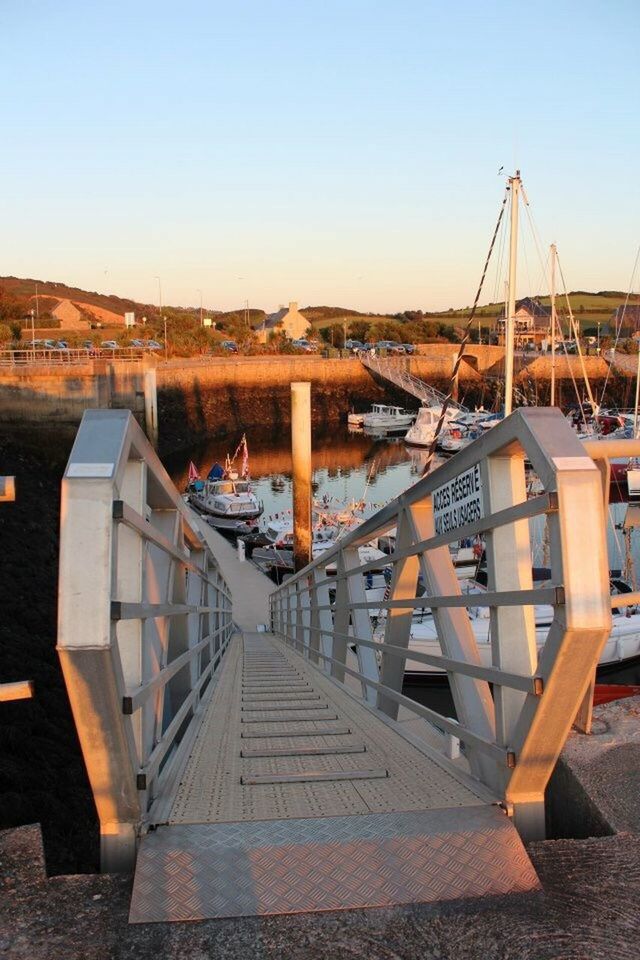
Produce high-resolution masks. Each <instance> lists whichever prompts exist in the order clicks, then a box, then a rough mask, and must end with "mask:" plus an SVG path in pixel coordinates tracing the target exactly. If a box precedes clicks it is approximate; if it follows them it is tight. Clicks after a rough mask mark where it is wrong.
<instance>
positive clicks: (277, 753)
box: [240, 743, 367, 759]
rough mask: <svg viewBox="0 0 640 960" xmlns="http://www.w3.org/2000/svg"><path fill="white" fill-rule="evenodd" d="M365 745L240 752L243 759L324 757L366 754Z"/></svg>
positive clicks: (267, 748) (278, 748)
mask: <svg viewBox="0 0 640 960" xmlns="http://www.w3.org/2000/svg"><path fill="white" fill-rule="evenodd" d="M366 752H367V748H366V746H365V745H364V743H345V744H343V745H342V746H339V747H297V748H296V747H265V748H264V749H262V750H261V749H257V750H250V749H249V750H247V749H243V750H241V751H240V756H241V757H246V758H247V759H248V758H250V757H322V756H326V755H328V754H332V755H333V754H341V753H366Z"/></svg>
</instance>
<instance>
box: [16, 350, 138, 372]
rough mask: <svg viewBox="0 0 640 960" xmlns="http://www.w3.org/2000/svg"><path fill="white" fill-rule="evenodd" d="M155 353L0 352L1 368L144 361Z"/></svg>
mask: <svg viewBox="0 0 640 960" xmlns="http://www.w3.org/2000/svg"><path fill="white" fill-rule="evenodd" d="M153 353H154V351H152V350H145V349H143V348H142V347H117V348H116V347H91V348H89V347H87V348H86V349H80V348H78V349H76V348H69V349H67V350H64V349H62V348H60V349H57V348H55V347H51V348H35V349H34V348H29V347H20V348H16V349H14V350H0V367H22V366H38V365H40V366H51V365H52V364H53V365H54V366H65V365H69V364H71V365H73V364H79V363H89V362H90V361H91V360H118V361H131V360H142V359H143V358H144V357H148V356H150V355H153Z"/></svg>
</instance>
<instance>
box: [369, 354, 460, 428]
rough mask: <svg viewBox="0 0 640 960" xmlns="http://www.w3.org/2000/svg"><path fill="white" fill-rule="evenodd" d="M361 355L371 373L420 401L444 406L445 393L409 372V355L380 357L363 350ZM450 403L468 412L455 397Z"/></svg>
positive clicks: (454, 407) (455, 408) (453, 407)
mask: <svg viewBox="0 0 640 960" xmlns="http://www.w3.org/2000/svg"><path fill="white" fill-rule="evenodd" d="M359 357H360V360H361V361H362V364H363V366H364V367H366V368H367V370H369V371H370V372H371V373H375V374H377V376H379V377H382V379H383V380H386V381H387V382H388V383H391V384H393V386H394V387H397V388H399V389H400V390H404V392H405V393H408V394H410V395H411V396H412V397H415V398H416V399H417V400H420V402H421V403H423V404H425V405H426V406H435V407H441V406H442V404H443V402H444V400H445V395H444V393H442V391H441V390H437V389H436V388H435V387H432V386H431V384H429V383H425V381H424V380H420V379H419V378H418V377H414V375H413V374H412V373H410V372H409V358H408V357H378V356H375V355H373V356H372V355H371V354H369V353H366V351H363V352H361V353H360V354H359ZM455 389H456V387H455V386H454V391H455ZM448 405H449V407H451V409H452V410H459V411H460V413H466V412H467V407H465V406H464V404H462V403H459V402H458V401H457V400H454V399H453V398H452V399H451V400H449V404H448Z"/></svg>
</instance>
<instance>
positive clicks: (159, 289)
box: [153, 277, 168, 360]
mask: <svg viewBox="0 0 640 960" xmlns="http://www.w3.org/2000/svg"><path fill="white" fill-rule="evenodd" d="M153 279H154V280H157V281H158V303H159V304H160V319H161V320H162V322H163V324H164V359H165V360H167V358H168V354H167V347H168V344H167V319H166V317H165V316H164V315H163V313H162V282H161V280H160V277H154V278H153Z"/></svg>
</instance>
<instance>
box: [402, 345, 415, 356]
mask: <svg viewBox="0 0 640 960" xmlns="http://www.w3.org/2000/svg"><path fill="white" fill-rule="evenodd" d="M400 346H401V347H404V352H405V353H409V354H411V353H415V352H416V348H415V347H414V345H413V344H412V343H401V344H400Z"/></svg>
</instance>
